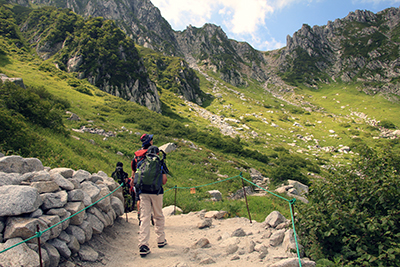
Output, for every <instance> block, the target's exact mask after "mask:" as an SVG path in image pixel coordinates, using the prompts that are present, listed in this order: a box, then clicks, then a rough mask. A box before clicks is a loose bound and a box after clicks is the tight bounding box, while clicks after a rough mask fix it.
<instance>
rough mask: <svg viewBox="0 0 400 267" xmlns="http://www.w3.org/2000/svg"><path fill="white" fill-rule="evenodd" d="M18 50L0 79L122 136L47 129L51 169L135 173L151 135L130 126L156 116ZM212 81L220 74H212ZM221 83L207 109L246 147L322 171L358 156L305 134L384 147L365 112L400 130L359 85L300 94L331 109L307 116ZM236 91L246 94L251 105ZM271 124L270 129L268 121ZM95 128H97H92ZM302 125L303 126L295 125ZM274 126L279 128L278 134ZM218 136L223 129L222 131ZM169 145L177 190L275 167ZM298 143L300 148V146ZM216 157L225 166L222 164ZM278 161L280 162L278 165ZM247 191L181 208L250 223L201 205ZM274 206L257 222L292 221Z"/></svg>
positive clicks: (226, 189) (178, 104)
mask: <svg viewBox="0 0 400 267" xmlns="http://www.w3.org/2000/svg"><path fill="white" fill-rule="evenodd" d="M0 42H2V45H4V46H3V47H5V46H8V44H6V43H5V42H4V40H3V39H1V38H0ZM10 51H12V56H8V57H5V56H4V55H3V56H0V57H2V58H1V62H2V63H1V64H0V72H1V73H5V74H6V75H7V76H9V77H22V78H23V79H24V83H25V84H28V85H32V86H43V87H44V88H46V89H47V90H48V91H49V92H51V93H52V94H55V95H57V96H61V97H64V98H66V99H68V100H69V101H70V102H71V109H70V111H71V112H73V113H76V114H78V115H79V116H80V118H81V119H82V120H81V121H80V122H72V121H69V120H67V118H68V117H69V116H68V115H65V116H64V123H65V125H66V126H67V128H68V129H70V130H71V129H73V128H74V129H78V128H80V127H81V126H83V125H84V126H87V127H93V128H95V127H98V128H101V129H104V130H106V131H114V132H116V133H117V137H115V138H108V139H107V140H103V137H102V136H99V135H91V134H88V133H83V134H82V133H76V132H72V131H71V136H75V137H78V138H79V139H80V140H77V139H76V138H74V137H70V138H65V137H61V136H57V135H53V134H51V133H49V132H47V131H45V130H41V131H43V132H42V133H41V134H42V135H44V136H46V139H47V141H48V142H49V145H50V146H51V147H52V153H51V154H49V155H45V156H44V157H43V158H41V160H42V161H43V163H44V164H45V165H47V166H50V167H70V168H73V169H76V170H77V169H85V170H88V171H90V172H97V171H99V170H102V171H105V172H106V173H108V174H111V172H112V171H113V170H114V167H115V163H116V162H117V161H121V162H123V163H124V164H125V170H129V169H130V168H129V163H130V160H131V158H132V157H133V153H134V151H135V150H137V149H138V148H139V147H140V143H139V141H138V139H139V136H140V135H139V134H142V133H143V132H145V130H144V129H141V128H140V127H139V126H138V124H137V123H126V122H124V120H125V119H126V118H129V117H132V116H136V117H141V118H143V119H145V118H146V117H148V116H149V114H151V112H150V111H149V110H147V109H146V108H144V107H141V106H138V105H137V104H135V103H130V102H126V101H123V100H121V99H118V98H116V97H113V96H111V95H107V94H105V93H103V92H101V91H99V90H98V89H96V88H94V87H93V86H91V85H89V84H88V83H86V84H85V86H86V87H87V88H90V90H91V91H92V93H93V95H92V96H89V95H87V94H83V93H80V92H77V91H76V90H74V88H73V87H71V86H69V85H68V81H70V80H74V79H75V78H73V76H72V75H70V74H65V73H62V72H60V71H57V70H56V69H55V68H52V67H51V66H50V69H51V72H43V71H40V69H43V68H41V67H40V66H41V65H42V64H43V63H42V62H41V60H39V59H37V58H34V57H31V56H29V55H28V54H25V53H22V52H21V51H19V50H18V49H17V48H15V47H14V48H13V47H11V48H10ZM47 69H48V67H47ZM210 75H212V74H211V73H210ZM199 78H200V86H201V89H202V90H203V91H204V92H206V93H212V92H213V88H214V83H212V82H209V81H207V80H206V79H205V78H204V77H203V76H201V75H200V74H199ZM213 78H214V79H216V80H217V81H218V83H217V84H216V86H217V88H218V93H220V94H221V95H222V96H223V98H222V99H219V98H214V99H213V100H209V101H207V102H206V105H205V107H206V109H207V110H208V111H211V112H213V113H215V114H217V115H221V116H224V117H228V118H235V119H238V120H240V123H231V125H232V126H233V127H243V124H245V125H246V126H248V127H249V128H250V129H249V130H244V131H243V132H242V133H243V134H242V141H241V142H242V143H243V144H244V145H245V146H246V147H248V148H251V149H257V150H259V151H260V152H262V153H264V154H267V155H276V154H277V153H276V151H275V150H277V149H278V148H285V149H287V150H289V151H292V152H294V153H296V152H297V151H302V153H301V154H299V155H301V156H303V157H305V158H309V159H311V160H312V161H314V162H317V163H318V164H320V165H322V164H324V163H326V162H327V161H331V162H333V163H335V162H342V163H346V162H348V160H349V159H350V158H351V155H346V154H345V155H343V154H340V153H324V152H316V151H313V150H309V149H308V147H309V146H315V144H316V143H315V142H314V141H308V142H304V141H300V140H299V139H298V138H297V135H298V134H301V135H302V136H311V137H312V139H318V140H319V144H320V145H321V146H335V147H338V146H339V145H349V144H351V143H352V142H354V138H353V137H354V136H358V137H359V139H362V140H363V141H365V142H366V143H368V144H369V145H371V146H374V145H377V144H379V143H380V142H382V141H381V140H379V141H376V140H374V139H373V138H372V137H373V136H377V135H378V134H379V132H377V131H375V130H373V129H371V128H370V127H367V125H366V124H365V123H364V122H363V121H362V120H360V119H358V118H357V117H355V116H349V115H350V111H358V112H363V113H365V114H367V115H368V116H369V117H370V118H375V119H377V120H385V119H386V120H390V121H392V122H393V123H394V124H395V125H397V126H400V117H399V116H398V115H397V114H399V109H400V107H399V105H398V103H392V102H389V101H387V100H385V98H383V97H381V96H379V95H377V96H368V95H365V94H364V93H362V92H360V91H359V90H358V88H357V85H352V84H331V85H320V89H319V90H317V91H316V90H310V89H307V88H298V89H297V91H296V94H297V95H300V96H304V99H305V100H306V101H309V102H311V103H312V104H314V105H315V106H318V107H323V108H324V110H325V112H311V113H307V112H299V110H300V109H299V108H298V107H293V106H291V105H288V104H286V103H285V102H282V101H281V100H278V99H275V98H273V97H272V96H271V95H270V94H269V93H267V92H265V91H264V89H262V87H261V86H260V85H259V84H257V83H255V82H252V81H249V83H250V87H248V88H236V87H233V86H231V85H229V84H226V83H224V82H223V81H221V80H218V78H217V77H216V76H213ZM81 82H82V81H81ZM160 89H161V91H160V95H161V100H162V101H163V103H164V106H163V110H164V114H165V115H167V116H168V117H170V118H173V119H175V120H178V121H180V122H181V123H183V124H190V125H195V126H196V127H198V128H199V129H206V128H210V125H211V124H210V122H209V121H207V120H205V119H203V118H201V117H199V116H198V115H196V113H195V112H193V111H191V110H190V109H189V107H188V106H187V105H186V104H185V103H184V101H183V100H182V99H181V98H179V97H178V96H176V95H175V94H174V93H172V92H171V91H168V90H165V89H164V88H160ZM233 90H234V91H233ZM236 92H240V93H241V94H244V98H243V97H241V96H240V95H238V94H237V93H236ZM338 101H340V103H338ZM228 106H230V107H228ZM342 106H344V108H342ZM263 118H264V119H265V121H266V122H268V124H267V123H265V122H264V121H263ZM88 121H93V122H92V123H89V122H88ZM295 122H298V123H299V124H300V125H302V126H303V127H298V126H294V125H293V124H294V123H295ZM272 123H275V124H277V125H278V126H279V127H272V126H271V124H272ZM346 124H347V126H346ZM306 125H309V126H306ZM122 127H125V130H122ZM211 129H212V127H211ZM329 130H334V131H335V132H336V134H337V135H338V137H331V135H332V134H331V133H330V132H329ZM213 131H217V130H216V129H214V130H213ZM251 131H256V132H257V133H258V137H257V138H252V137H250V132H251ZM92 141H94V144H92V143H93V142H92ZM166 142H174V143H176V144H178V150H177V151H176V152H174V153H172V154H170V155H169V156H168V159H167V161H168V164H169V167H170V169H171V170H172V172H173V174H174V176H173V177H171V178H170V179H169V182H168V184H167V188H171V187H173V186H174V185H178V186H187V187H190V186H195V185H200V184H206V183H211V182H215V181H216V180H218V179H222V178H221V177H219V176H218V175H225V177H232V176H236V175H238V174H239V173H240V171H241V170H243V169H241V168H242V167H244V168H245V169H247V168H249V167H254V168H256V169H258V170H260V171H261V172H262V173H263V174H264V175H266V176H268V175H269V173H270V171H271V170H272V168H273V167H271V166H269V165H265V164H261V163H260V162H258V161H255V160H251V159H248V158H239V157H237V156H234V155H229V154H222V153H221V152H219V151H211V150H209V149H207V148H206V147H204V146H201V145H200V147H199V148H201V149H192V148H190V147H189V146H188V144H187V143H185V142H183V141H182V140H181V139H180V138H175V137H174V136H156V137H155V145H162V144H163V143H166ZM290 144H291V145H290ZM293 144H295V145H294V146H293ZM118 151H120V152H122V153H123V154H124V156H119V155H117V152H118ZM214 156H215V158H217V159H214ZM274 157H275V156H274ZM274 157H273V158H272V160H273V161H274ZM243 175H244V177H245V178H249V177H248V174H247V173H246V172H244V173H243ZM240 186H241V183H239V181H238V180H234V181H230V182H226V183H221V184H217V185H214V186H212V187H204V188H201V189H199V190H197V194H196V195H190V193H189V191H188V190H182V191H180V192H179V194H178V206H181V207H183V208H184V210H185V211H189V210H192V209H199V208H204V207H207V208H214V209H227V210H229V211H230V212H231V215H235V214H239V215H241V216H245V214H246V211H245V209H244V207H243V203H240V202H229V201H224V202H223V203H214V204H213V203H209V202H204V203H201V204H200V202H199V201H198V200H199V199H205V198H207V197H208V196H207V194H206V191H208V190H211V189H218V190H220V191H221V192H222V193H223V194H224V196H227V195H228V194H229V193H232V192H235V191H236V190H237V189H239V188H240ZM165 199H166V204H171V203H173V201H174V194H173V192H172V191H169V192H168V193H167V194H166V196H165ZM272 199H273V200H272V202H271V201H269V200H268V201H265V202H263V203H262V204H261V205H260V204H257V205H251V206H252V207H253V208H252V207H251V209H254V206H257V207H265V209H262V208H260V209H257V210H252V213H254V214H257V216H258V217H257V220H262V219H263V218H265V215H266V214H268V213H269V212H270V211H272V210H273V209H278V210H280V211H281V212H282V213H283V214H285V215H286V216H288V209H287V205H286V203H282V201H281V200H277V199H274V198H272ZM258 201H260V200H258V199H257V198H252V199H251V200H250V203H252V202H253V203H254V202H258ZM235 210H237V212H235Z"/></svg>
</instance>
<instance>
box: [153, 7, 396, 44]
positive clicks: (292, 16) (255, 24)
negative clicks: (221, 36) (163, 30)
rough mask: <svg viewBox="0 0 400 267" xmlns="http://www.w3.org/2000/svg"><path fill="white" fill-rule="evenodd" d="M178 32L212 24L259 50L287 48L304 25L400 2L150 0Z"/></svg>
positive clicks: (321, 23) (332, 19)
mask: <svg viewBox="0 0 400 267" xmlns="http://www.w3.org/2000/svg"><path fill="white" fill-rule="evenodd" d="M151 2H152V3H153V4H154V5H155V6H156V7H158V8H159V9H160V11H161V15H162V16H163V17H164V18H165V19H166V20H167V21H168V22H169V23H170V24H171V26H172V28H173V29H174V30H177V31H181V30H184V29H186V27H187V26H188V25H192V26H194V27H202V26H203V25H204V24H205V23H213V24H216V25H219V26H221V27H222V29H223V30H224V32H225V33H226V34H227V35H228V37H229V38H231V39H235V40H237V41H246V42H248V43H249V44H250V45H251V46H253V47H254V48H255V49H257V50H261V51H269V50H273V49H277V48H281V47H283V46H285V45H286V36H287V35H290V36H292V35H293V33H295V32H296V31H297V30H299V29H300V28H301V27H302V25H303V24H308V25H310V26H311V27H312V26H314V25H319V26H322V25H326V24H327V22H328V21H329V20H331V21H334V20H335V19H337V18H344V17H346V16H347V15H348V14H349V12H352V11H355V10H357V9H361V10H369V11H372V12H374V13H377V12H379V11H382V10H384V9H385V8H389V7H396V8H398V7H399V6H400V0H151Z"/></svg>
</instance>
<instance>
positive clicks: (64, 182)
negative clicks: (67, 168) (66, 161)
mask: <svg viewBox="0 0 400 267" xmlns="http://www.w3.org/2000/svg"><path fill="white" fill-rule="evenodd" d="M51 179H52V180H53V181H54V182H55V183H57V184H58V186H59V187H61V188H62V189H64V190H67V191H69V190H73V189H74V188H75V187H74V184H73V183H71V182H70V181H69V180H68V179H66V178H64V177H63V176H62V175H61V174H60V173H53V174H51Z"/></svg>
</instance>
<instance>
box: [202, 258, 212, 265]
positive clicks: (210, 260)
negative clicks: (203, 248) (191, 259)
mask: <svg viewBox="0 0 400 267" xmlns="http://www.w3.org/2000/svg"><path fill="white" fill-rule="evenodd" d="M213 263H215V261H214V260H213V259H212V258H205V259H202V260H201V261H200V262H199V264H200V265H208V264H213Z"/></svg>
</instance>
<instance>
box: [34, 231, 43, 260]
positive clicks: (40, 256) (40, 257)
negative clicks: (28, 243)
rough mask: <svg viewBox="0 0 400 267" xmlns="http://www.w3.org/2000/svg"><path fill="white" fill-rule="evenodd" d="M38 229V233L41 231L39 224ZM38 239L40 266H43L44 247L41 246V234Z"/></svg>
mask: <svg viewBox="0 0 400 267" xmlns="http://www.w3.org/2000/svg"><path fill="white" fill-rule="evenodd" d="M36 230H37V232H38V233H40V228H39V225H36ZM37 240H38V246H39V262H40V267H43V264H42V248H41V247H40V235H39V236H38V238H37Z"/></svg>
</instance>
